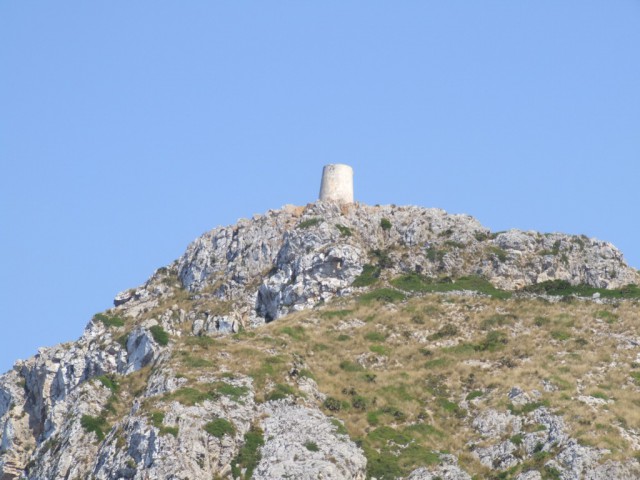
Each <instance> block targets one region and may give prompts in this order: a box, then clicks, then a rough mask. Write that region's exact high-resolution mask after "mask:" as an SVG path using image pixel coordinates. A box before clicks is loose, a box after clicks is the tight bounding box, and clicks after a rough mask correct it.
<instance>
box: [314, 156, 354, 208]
mask: <svg viewBox="0 0 640 480" xmlns="http://www.w3.org/2000/svg"><path fill="white" fill-rule="evenodd" d="M320 200H323V201H325V202H337V203H353V168H351V167H350V166H349V165H343V164H340V163H336V164H333V165H325V166H324V169H323V170H322V183H321V184H320Z"/></svg>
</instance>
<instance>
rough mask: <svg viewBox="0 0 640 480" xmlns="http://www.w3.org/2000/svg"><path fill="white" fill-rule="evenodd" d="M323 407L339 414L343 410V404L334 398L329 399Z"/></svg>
mask: <svg viewBox="0 0 640 480" xmlns="http://www.w3.org/2000/svg"><path fill="white" fill-rule="evenodd" d="M322 405H323V406H324V408H326V409H327V410H329V411H331V412H339V411H340V410H341V409H342V402H340V400H338V399H337V398H333V397H327V398H326V399H325V401H324V402H323V403H322Z"/></svg>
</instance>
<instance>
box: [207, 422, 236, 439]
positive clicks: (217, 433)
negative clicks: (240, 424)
mask: <svg viewBox="0 0 640 480" xmlns="http://www.w3.org/2000/svg"><path fill="white" fill-rule="evenodd" d="M204 430H205V432H207V433H208V434H209V435H211V436H214V437H216V438H222V437H224V436H225V435H230V436H231V435H233V434H234V433H235V432H236V428H235V427H234V426H233V424H232V423H231V422H229V420H226V419H224V418H216V419H215V420H213V421H212V422H209V423H207V424H206V425H205V426H204Z"/></svg>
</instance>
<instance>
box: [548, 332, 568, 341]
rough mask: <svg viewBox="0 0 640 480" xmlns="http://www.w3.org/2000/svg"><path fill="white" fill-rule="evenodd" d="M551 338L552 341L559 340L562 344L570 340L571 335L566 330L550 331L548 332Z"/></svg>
mask: <svg viewBox="0 0 640 480" xmlns="http://www.w3.org/2000/svg"><path fill="white" fill-rule="evenodd" d="M550 335H551V338H553V339H554V340H559V341H561V342H564V341H565V340H569V339H570V338H571V334H570V333H569V332H567V331H566V330H552V331H551V332H550Z"/></svg>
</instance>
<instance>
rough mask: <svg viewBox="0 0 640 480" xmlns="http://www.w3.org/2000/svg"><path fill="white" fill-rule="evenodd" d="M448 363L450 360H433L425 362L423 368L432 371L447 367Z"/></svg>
mask: <svg viewBox="0 0 640 480" xmlns="http://www.w3.org/2000/svg"><path fill="white" fill-rule="evenodd" d="M450 363H451V360H449V359H448V358H434V359H433V360H427V361H426V362H425V363H424V367H425V368H428V369H434V368H439V367H444V366H446V365H449V364H450Z"/></svg>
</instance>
